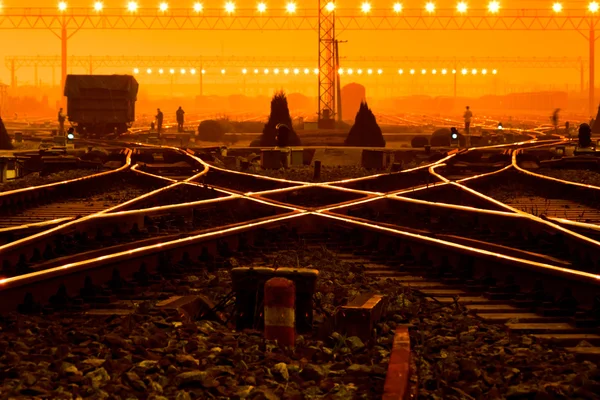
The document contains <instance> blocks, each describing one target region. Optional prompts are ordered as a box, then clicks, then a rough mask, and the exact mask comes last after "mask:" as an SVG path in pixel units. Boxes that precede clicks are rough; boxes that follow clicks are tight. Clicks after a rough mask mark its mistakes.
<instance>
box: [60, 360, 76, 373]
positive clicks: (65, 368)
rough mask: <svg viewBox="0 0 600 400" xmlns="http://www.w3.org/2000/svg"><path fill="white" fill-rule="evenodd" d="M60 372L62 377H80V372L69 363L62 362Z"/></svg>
mask: <svg viewBox="0 0 600 400" xmlns="http://www.w3.org/2000/svg"><path fill="white" fill-rule="evenodd" d="M60 372H61V373H62V374H64V375H81V372H80V371H79V370H78V369H77V367H76V366H74V365H73V364H71V363H68V362H63V363H62V364H61V366H60Z"/></svg>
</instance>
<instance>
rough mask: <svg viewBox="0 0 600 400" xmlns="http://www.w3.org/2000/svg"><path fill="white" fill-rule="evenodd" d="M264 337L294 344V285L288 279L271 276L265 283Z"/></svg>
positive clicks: (285, 343)
mask: <svg viewBox="0 0 600 400" xmlns="http://www.w3.org/2000/svg"><path fill="white" fill-rule="evenodd" d="M265 339H268V340H277V342H278V343H279V344H280V345H282V346H294V344H295V341H296V286H295V285H294V282H292V281H290V280H288V279H285V278H271V279H269V280H268V281H267V283H266V284H265Z"/></svg>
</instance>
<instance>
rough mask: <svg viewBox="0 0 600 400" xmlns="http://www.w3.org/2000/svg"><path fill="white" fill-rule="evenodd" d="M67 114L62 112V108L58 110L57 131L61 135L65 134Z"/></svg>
mask: <svg viewBox="0 0 600 400" xmlns="http://www.w3.org/2000/svg"><path fill="white" fill-rule="evenodd" d="M66 119H67V116H66V115H65V114H64V113H63V109H62V108H61V109H60V110H58V132H59V133H60V134H61V135H64V134H65V121H66Z"/></svg>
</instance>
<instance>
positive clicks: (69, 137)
mask: <svg viewBox="0 0 600 400" xmlns="http://www.w3.org/2000/svg"><path fill="white" fill-rule="evenodd" d="M67 139H69V140H73V139H75V135H74V134H72V133H67Z"/></svg>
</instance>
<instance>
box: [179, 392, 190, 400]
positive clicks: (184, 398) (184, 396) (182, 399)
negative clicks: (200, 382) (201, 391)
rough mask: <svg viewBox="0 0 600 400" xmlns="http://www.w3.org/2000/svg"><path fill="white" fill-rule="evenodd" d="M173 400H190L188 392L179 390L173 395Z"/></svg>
mask: <svg viewBox="0 0 600 400" xmlns="http://www.w3.org/2000/svg"><path fill="white" fill-rule="evenodd" d="M175 400H192V398H191V397H190V395H189V393H188V392H185V391H183V390H180V391H179V392H177V395H176V396H175Z"/></svg>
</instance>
